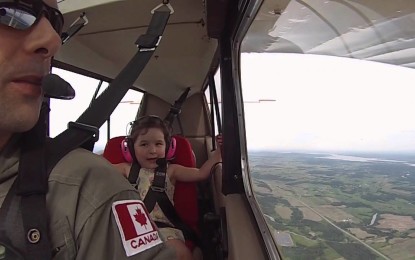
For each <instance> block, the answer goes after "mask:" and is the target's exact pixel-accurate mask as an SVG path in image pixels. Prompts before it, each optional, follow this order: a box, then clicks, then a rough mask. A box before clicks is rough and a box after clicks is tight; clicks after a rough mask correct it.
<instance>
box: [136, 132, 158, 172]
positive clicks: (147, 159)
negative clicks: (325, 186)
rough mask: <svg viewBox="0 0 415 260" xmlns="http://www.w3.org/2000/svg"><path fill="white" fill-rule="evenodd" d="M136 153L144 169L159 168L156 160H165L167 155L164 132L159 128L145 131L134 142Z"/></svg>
mask: <svg viewBox="0 0 415 260" xmlns="http://www.w3.org/2000/svg"><path fill="white" fill-rule="evenodd" d="M134 151H135V155H136V157H137V161H138V163H139V164H140V165H141V167H142V168H146V169H155V168H157V166H158V165H157V163H156V160H157V159H158V158H164V157H165V154H166V142H165V141H164V134H163V131H162V130H161V129H159V128H149V129H148V130H143V131H142V132H141V133H140V134H139V135H138V137H137V139H136V140H135V142H134Z"/></svg>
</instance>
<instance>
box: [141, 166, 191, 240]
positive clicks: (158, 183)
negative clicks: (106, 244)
mask: <svg viewBox="0 0 415 260" xmlns="http://www.w3.org/2000/svg"><path fill="white" fill-rule="evenodd" d="M157 164H158V165H159V167H157V168H156V170H155V171H154V179H153V183H152V184H151V186H150V189H149V190H148V192H147V194H146V197H145V198H144V200H143V202H144V205H145V206H146V208H147V210H148V212H151V211H153V209H154V207H155V205H156V203H158V205H159V206H160V209H161V210H162V211H163V213H164V215H165V216H166V217H167V219H168V220H169V221H170V222H171V223H172V224H173V227H172V228H177V229H180V230H181V231H182V232H183V236H184V238H185V239H186V240H191V241H193V242H194V243H195V244H199V239H198V236H197V235H196V233H195V232H194V231H193V230H192V229H191V228H190V227H189V226H187V225H186V224H185V223H184V222H183V220H182V219H181V218H180V216H179V215H178V214H177V211H176V209H175V208H174V206H173V204H172V202H171V201H170V199H169V197H168V196H167V193H166V178H167V173H166V172H167V161H166V159H164V158H163V159H157ZM158 223H162V222H158ZM166 225H167V226H168V227H171V226H169V225H168V224H166V223H165V224H164V225H161V226H159V225H157V226H158V227H166Z"/></svg>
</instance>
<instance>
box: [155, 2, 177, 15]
mask: <svg viewBox="0 0 415 260" xmlns="http://www.w3.org/2000/svg"><path fill="white" fill-rule="evenodd" d="M163 2H164V1H163ZM163 5H165V6H167V8H169V10H170V14H173V13H174V9H173V7H172V6H171V4H170V3H162V4H159V5H158V6H156V7H154V9H153V10H151V14H154V11H156V10H157V9H159V8H160V7H162V6H163Z"/></svg>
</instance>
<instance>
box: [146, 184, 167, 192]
mask: <svg viewBox="0 0 415 260" xmlns="http://www.w3.org/2000/svg"><path fill="white" fill-rule="evenodd" d="M150 188H151V189H152V190H153V191H156V192H164V191H165V190H166V186H164V187H163V188H160V187H157V186H153V185H151V187H150Z"/></svg>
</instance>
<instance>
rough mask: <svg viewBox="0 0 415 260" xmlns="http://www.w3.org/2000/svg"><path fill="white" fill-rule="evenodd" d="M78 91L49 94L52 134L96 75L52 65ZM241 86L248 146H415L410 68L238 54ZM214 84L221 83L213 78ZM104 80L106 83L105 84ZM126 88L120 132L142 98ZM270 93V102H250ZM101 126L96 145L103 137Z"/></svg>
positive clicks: (72, 115) (116, 130)
mask: <svg viewBox="0 0 415 260" xmlns="http://www.w3.org/2000/svg"><path fill="white" fill-rule="evenodd" d="M54 73H57V74H59V75H60V76H61V77H63V78H64V79H65V80H67V81H68V82H70V83H71V84H72V86H73V87H74V88H75V90H76V92H77V96H76V98H75V99H74V100H72V101H52V103H51V108H52V111H51V118H52V120H51V122H52V123H51V136H55V135H56V134H58V133H60V132H62V131H63V130H64V129H66V125H67V122H68V121H74V120H76V119H77V118H78V117H79V115H80V114H81V113H82V112H83V111H84V110H85V109H86V108H87V107H88V105H89V103H90V100H91V97H92V96H93V94H94V92H95V88H96V86H97V85H98V81H96V80H93V79H88V78H87V77H83V76H79V75H76V74H73V73H70V72H65V71H62V70H59V69H54ZM241 75H242V76H241V77H242V93H243V97H244V101H248V102H246V103H245V123H246V132H247V144H248V149H250V150H290V151H298V150H301V151H304V150H307V151H308V150H311V151H415V116H413V111H415V87H414V86H412V84H413V83H414V82H415V71H414V70H413V69H408V68H402V67H397V66H392V65H387V64H381V63H374V62H367V61H360V60H353V59H346V58H337V57H329V56H317V55H300V54H269V53H268V54H253V53H252V54H242V58H241ZM218 85H219V84H218ZM105 86H106V85H104V86H103V88H105ZM141 96H142V95H141V94H140V93H137V92H136V91H130V92H129V93H128V94H127V95H126V97H124V99H123V101H124V102H123V103H122V104H120V105H119V106H118V107H117V109H116V111H115V112H114V114H113V116H112V117H111V120H112V122H111V136H118V135H125V134H126V132H127V130H126V128H127V124H128V122H130V121H131V120H132V119H134V116H135V113H136V111H137V109H138V106H139V104H131V103H129V102H127V101H131V100H139V99H141ZM260 99H273V100H275V101H271V102H259V103H258V102H256V103H255V102H252V101H256V100H260ZM106 127H107V126H106V125H104V127H103V128H101V131H100V135H101V138H100V141H99V142H98V144H97V145H96V151H99V150H102V149H103V147H104V146H105V142H106V135H107V131H106Z"/></svg>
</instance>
